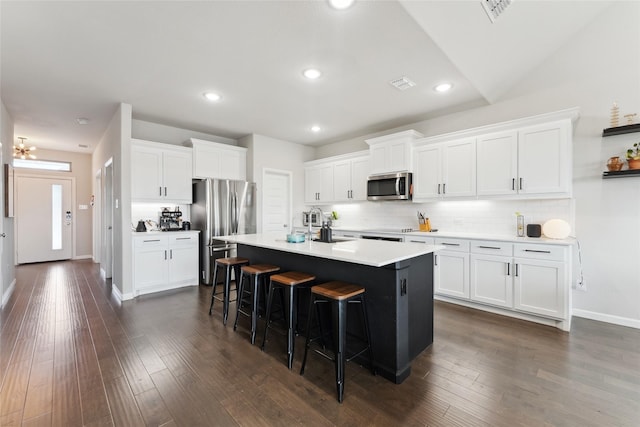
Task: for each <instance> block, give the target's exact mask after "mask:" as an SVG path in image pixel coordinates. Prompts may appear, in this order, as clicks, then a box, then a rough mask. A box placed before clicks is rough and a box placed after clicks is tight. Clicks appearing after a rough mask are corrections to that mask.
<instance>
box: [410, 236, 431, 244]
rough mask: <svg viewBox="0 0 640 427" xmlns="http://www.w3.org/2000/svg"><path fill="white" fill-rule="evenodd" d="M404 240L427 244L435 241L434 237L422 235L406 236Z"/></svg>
mask: <svg viewBox="0 0 640 427" xmlns="http://www.w3.org/2000/svg"><path fill="white" fill-rule="evenodd" d="M404 241H405V242H410V243H426V244H427V245H433V244H434V243H435V239H434V238H433V237H422V236H405V238H404Z"/></svg>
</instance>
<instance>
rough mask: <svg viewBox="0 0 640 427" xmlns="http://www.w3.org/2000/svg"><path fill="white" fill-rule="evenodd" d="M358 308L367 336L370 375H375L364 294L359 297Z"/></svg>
mask: <svg viewBox="0 0 640 427" xmlns="http://www.w3.org/2000/svg"><path fill="white" fill-rule="evenodd" d="M360 308H361V309H362V311H361V313H362V323H363V326H364V331H365V333H366V336H367V344H368V345H369V364H370V365H371V366H370V368H371V373H372V374H373V375H376V368H375V366H373V350H372V346H371V332H370V331H369V319H368V318H367V305H366V304H365V302H364V294H362V295H360Z"/></svg>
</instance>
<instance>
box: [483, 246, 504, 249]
mask: <svg viewBox="0 0 640 427" xmlns="http://www.w3.org/2000/svg"><path fill="white" fill-rule="evenodd" d="M478 247H479V248H481V249H502V248H500V247H498V246H478Z"/></svg>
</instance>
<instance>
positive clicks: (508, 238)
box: [305, 226, 576, 246]
mask: <svg viewBox="0 0 640 427" xmlns="http://www.w3.org/2000/svg"><path fill="white" fill-rule="evenodd" d="M305 229H306V228H305ZM317 229H319V228H314V230H317ZM400 229H401V227H398V230H400ZM333 230H334V231H339V232H354V233H360V234H373V235H383V236H384V235H388V236H405V237H408V236H420V237H434V238H438V237H441V238H442V237H443V238H455V239H467V240H496V241H500V242H512V243H539V244H545V245H562V246H571V245H575V244H576V238H575V237H567V238H566V239H550V238H548V237H545V236H542V237H516V236H512V235H504V234H492V233H472V232H458V231H445V230H439V231H436V232H425V231H411V232H408V233H401V232H400V231H398V232H391V231H386V230H385V231H380V230H375V229H371V228H364V227H348V226H347V227H333Z"/></svg>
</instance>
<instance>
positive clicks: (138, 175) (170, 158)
mask: <svg viewBox="0 0 640 427" xmlns="http://www.w3.org/2000/svg"><path fill="white" fill-rule="evenodd" d="M131 156H132V162H131V163H132V168H131V198H132V200H133V201H134V202H172V203H184V204H189V203H191V202H192V194H191V162H192V160H191V149H190V148H185V147H178V146H174V145H169V144H159V143H156V142H150V141H142V140H138V139H132V146H131Z"/></svg>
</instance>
